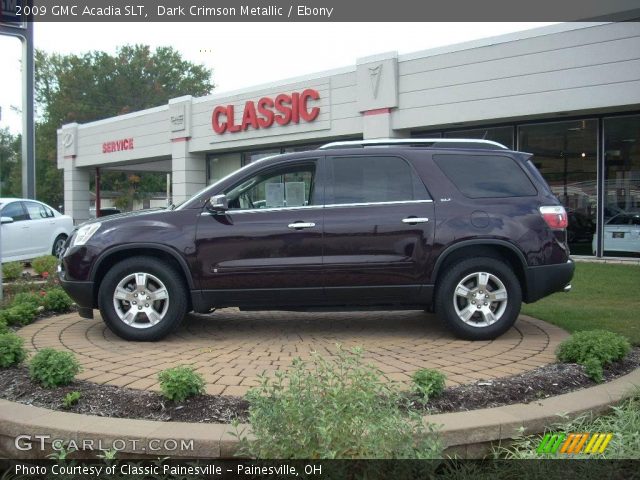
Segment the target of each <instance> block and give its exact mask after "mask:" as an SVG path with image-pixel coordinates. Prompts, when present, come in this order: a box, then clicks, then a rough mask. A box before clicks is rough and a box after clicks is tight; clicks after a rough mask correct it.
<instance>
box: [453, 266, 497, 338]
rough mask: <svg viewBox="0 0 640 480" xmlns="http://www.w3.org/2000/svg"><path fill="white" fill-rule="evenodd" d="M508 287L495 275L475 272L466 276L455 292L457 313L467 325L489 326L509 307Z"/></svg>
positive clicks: (454, 298) (454, 303) (454, 299)
mask: <svg viewBox="0 0 640 480" xmlns="http://www.w3.org/2000/svg"><path fill="white" fill-rule="evenodd" d="M507 301H508V295H507V289H506V288H505V286H504V283H502V281H501V280H500V279H499V278H498V277H496V276H495V275H493V274H491V273H487V272H474V273H471V274H470V275H467V276H466V277H464V278H463V279H462V280H461V281H460V283H458V285H457V286H456V289H455V291H454V294H453V307H454V308H455V311H456V314H457V315H458V317H459V318H460V320H462V321H463V322H464V323H466V324H467V325H470V326H472V327H488V326H489V325H492V324H494V323H495V322H497V321H498V320H500V317H502V315H503V314H504V311H505V309H506V308H507Z"/></svg>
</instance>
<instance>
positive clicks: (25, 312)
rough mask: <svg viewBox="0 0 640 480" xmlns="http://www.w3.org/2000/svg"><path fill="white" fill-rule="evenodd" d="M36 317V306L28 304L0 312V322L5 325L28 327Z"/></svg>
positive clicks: (20, 304)
mask: <svg viewBox="0 0 640 480" xmlns="http://www.w3.org/2000/svg"><path fill="white" fill-rule="evenodd" d="M37 316H38V306H37V305H34V304H33V303H30V302H25V303H19V304H17V305H12V306H11V307H9V308H5V309H4V310H0V321H4V323H6V324H7V325H28V324H30V323H31V322H33V320H34V319H35V318H36V317H37Z"/></svg>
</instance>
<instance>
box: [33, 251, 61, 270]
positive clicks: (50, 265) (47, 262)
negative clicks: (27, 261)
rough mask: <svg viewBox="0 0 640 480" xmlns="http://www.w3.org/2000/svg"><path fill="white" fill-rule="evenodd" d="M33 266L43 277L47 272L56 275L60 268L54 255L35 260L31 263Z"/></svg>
mask: <svg viewBox="0 0 640 480" xmlns="http://www.w3.org/2000/svg"><path fill="white" fill-rule="evenodd" d="M31 266H32V267H33V269H34V270H35V271H36V273H37V274H38V275H42V274H43V273H45V272H46V273H48V274H49V275H52V274H54V273H55V271H56V267H57V266H58V259H57V258H56V257H54V256H53V255H44V256H42V257H38V258H35V259H34V260H33V261H32V262H31Z"/></svg>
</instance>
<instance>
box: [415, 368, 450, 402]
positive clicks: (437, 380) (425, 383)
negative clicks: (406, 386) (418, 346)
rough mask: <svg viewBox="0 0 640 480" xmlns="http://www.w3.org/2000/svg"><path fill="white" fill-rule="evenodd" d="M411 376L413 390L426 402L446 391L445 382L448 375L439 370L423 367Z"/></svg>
mask: <svg viewBox="0 0 640 480" xmlns="http://www.w3.org/2000/svg"><path fill="white" fill-rule="evenodd" d="M411 378H412V380H413V390H414V391H415V392H416V393H418V394H420V395H421V396H422V397H423V398H424V401H425V402H426V401H428V400H429V399H430V398H433V397H436V396H438V395H440V394H441V393H442V392H443V391H444V382H445V380H446V379H447V376H446V375H445V374H444V373H442V372H439V371H438V370H433V369H430V368H423V369H422V370H418V371H417V372H415V373H414V374H413V375H412V376H411Z"/></svg>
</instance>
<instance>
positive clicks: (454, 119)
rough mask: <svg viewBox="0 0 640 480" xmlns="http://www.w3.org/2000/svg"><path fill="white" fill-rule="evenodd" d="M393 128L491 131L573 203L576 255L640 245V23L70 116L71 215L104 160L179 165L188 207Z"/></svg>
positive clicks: (393, 57)
mask: <svg viewBox="0 0 640 480" xmlns="http://www.w3.org/2000/svg"><path fill="white" fill-rule="evenodd" d="M387 137H389V138H394V137H395V138H411V137H426V138H433V137H451V138H456V137H466V138H485V139H489V140H495V141H498V142H500V143H503V144H504V145H506V146H507V147H509V148H512V149H516V150H521V151H526V152H530V153H533V154H534V163H535V164H536V166H537V167H538V169H539V170H540V172H541V173H542V175H543V176H544V177H545V179H546V180H547V182H548V183H549V184H550V185H551V188H552V190H553V191H554V193H555V194H556V195H557V196H558V198H559V199H560V200H561V201H562V203H563V204H564V205H565V207H566V208H567V210H568V212H569V219H570V227H569V237H570V243H571V247H572V252H573V253H576V254H585V255H590V254H597V255H599V256H601V255H604V254H627V253H631V254H633V253H634V252H636V251H637V253H640V250H635V249H638V246H640V236H639V233H638V232H640V225H638V224H640V220H638V219H640V23H631V22H630V23H571V24H559V25H553V26H550V27H544V28H540V29H535V30H529V31H524V32H518V33H515V34H509V35H503V36H500V37H494V38H489V39H483V40H478V41H474V42H468V43H464V44H459V45H452V46H448V47H443V48H437V49H432V50H426V51H421V52H417V53H412V54H407V55H398V54H397V53H395V52H390V53H383V54H380V55H375V56H371V57H366V58H361V59H358V60H357V61H356V63H355V65H352V66H349V67H346V68H342V69H337V70H332V71H326V72H320V73H316V74H313V75H308V76H305V77H301V78H295V79H289V80H283V81H282V82H277V83H273V84H269V85H261V86H257V87H255V88H250V89H245V90H241V91H236V92H232V93H228V94H214V95H210V96H207V97H201V98H193V97H190V96H186V97H180V98H175V99H172V100H170V101H169V102H168V104H167V105H162V106H159V107H156V108H151V109H148V110H144V111H140V112H134V113H130V114H126V115H122V116H118V117H113V118H109V119H105V120H101V121H97V122H92V123H88V124H83V125H78V124H69V125H64V126H63V127H62V128H61V129H60V130H59V131H58V167H59V168H61V169H64V189H65V212H66V213H68V214H70V215H72V216H73V218H74V219H75V220H76V222H82V221H84V220H85V219H87V218H89V205H90V193H89V180H90V177H91V176H92V175H93V174H94V172H95V169H96V168H101V169H113V170H124V171H126V170H131V171H138V172H144V171H157V172H166V173H170V174H171V189H172V192H171V194H172V197H173V198H172V199H173V202H174V203H180V202H182V201H183V200H185V199H187V198H189V197H190V196H191V195H193V194H194V193H195V192H197V191H198V190H200V189H202V188H204V187H205V186H206V185H208V184H211V183H213V182H215V181H216V180H218V179H220V178H222V177H224V176H226V175H227V174H229V173H231V172H233V171H234V170H236V169H238V168H240V167H241V166H243V165H245V164H247V163H250V162H252V161H255V160H256V159H259V158H261V157H263V156H266V155H272V154H276V153H284V152H290V151H296V150H300V149H312V148H316V147H317V146H319V145H321V144H323V143H327V142H329V141H335V140H347V139H363V138H364V139H373V138H387ZM634 225H635V228H634ZM627 227H628V228H627Z"/></svg>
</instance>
